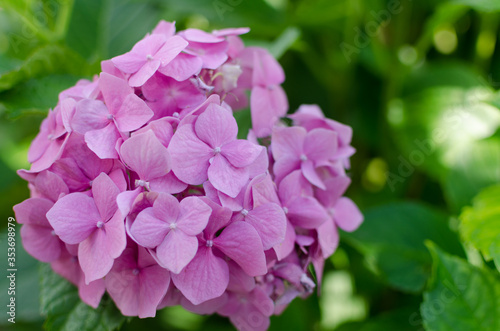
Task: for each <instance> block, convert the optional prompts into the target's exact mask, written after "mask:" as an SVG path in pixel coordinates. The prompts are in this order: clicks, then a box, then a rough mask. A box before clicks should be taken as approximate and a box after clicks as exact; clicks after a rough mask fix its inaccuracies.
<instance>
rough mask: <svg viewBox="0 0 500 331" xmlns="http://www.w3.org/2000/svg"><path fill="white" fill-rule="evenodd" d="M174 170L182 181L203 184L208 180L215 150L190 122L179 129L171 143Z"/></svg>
mask: <svg viewBox="0 0 500 331" xmlns="http://www.w3.org/2000/svg"><path fill="white" fill-rule="evenodd" d="M169 150H170V156H171V158H172V171H173V172H174V174H175V175H176V176H177V178H179V179H180V180H181V181H183V182H185V183H188V184H192V185H201V184H203V182H204V181H206V180H207V178H208V176H207V171H208V166H209V163H208V160H209V159H210V158H211V157H212V156H213V150H212V148H210V147H209V146H208V145H206V144H205V143H204V142H202V141H201V140H199V139H198V137H196V134H195V133H194V131H193V128H192V126H191V125H190V124H186V125H182V126H181V127H179V128H178V129H177V131H176V132H175V134H174V136H173V137H172V140H171V141H170V145H169Z"/></svg>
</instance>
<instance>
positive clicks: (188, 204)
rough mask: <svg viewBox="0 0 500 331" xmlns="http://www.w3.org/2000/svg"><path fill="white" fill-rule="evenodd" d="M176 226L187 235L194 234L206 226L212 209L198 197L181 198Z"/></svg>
mask: <svg viewBox="0 0 500 331" xmlns="http://www.w3.org/2000/svg"><path fill="white" fill-rule="evenodd" d="M179 207H180V213H179V219H178V221H177V227H178V228H179V229H180V230H182V232H184V233H185V234H187V235H190V236H196V235H197V234H199V233H201V232H202V231H203V229H205V227H206V226H207V223H208V219H209V218H210V214H211V213H212V209H211V208H210V206H208V205H207V204H206V203H204V202H203V200H201V199H200V198H198V197H187V198H184V199H182V201H181V203H180V205H179Z"/></svg>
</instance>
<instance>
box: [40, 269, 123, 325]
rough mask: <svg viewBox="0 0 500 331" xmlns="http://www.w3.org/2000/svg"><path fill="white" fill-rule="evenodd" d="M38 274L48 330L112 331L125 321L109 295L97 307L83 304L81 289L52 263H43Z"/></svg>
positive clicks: (42, 311) (42, 306)
mask: <svg viewBox="0 0 500 331" xmlns="http://www.w3.org/2000/svg"><path fill="white" fill-rule="evenodd" d="M39 273H40V302H41V307H40V309H41V313H42V314H43V315H46V316H47V319H46V321H45V324H44V327H45V329H47V330H48V331H66V330H68V331H71V330H79V331H86V330H89V331H91V330H92V331H94V330H95V331H111V330H116V329H118V328H120V326H121V325H122V323H123V322H124V321H125V319H126V318H125V317H124V316H122V315H121V314H120V312H119V311H118V309H116V307H115V306H114V304H113V302H112V301H111V300H110V299H109V298H108V297H104V298H103V300H101V303H100V305H99V307H98V308H97V309H93V308H92V307H90V306H88V305H86V304H85V303H83V302H82V301H81V300H80V298H79V296H78V289H77V288H76V287H75V286H73V285H72V284H70V283H69V282H68V281H66V280H65V279H64V278H62V277H60V276H59V275H57V274H55V273H54V272H53V271H52V269H51V267H50V265H49V264H41V266H40V269H39Z"/></svg>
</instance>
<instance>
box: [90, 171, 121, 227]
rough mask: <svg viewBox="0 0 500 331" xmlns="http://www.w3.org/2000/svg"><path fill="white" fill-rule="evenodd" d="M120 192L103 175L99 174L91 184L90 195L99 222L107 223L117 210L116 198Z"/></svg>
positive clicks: (109, 179)
mask: <svg viewBox="0 0 500 331" xmlns="http://www.w3.org/2000/svg"><path fill="white" fill-rule="evenodd" d="M118 193H120V190H119V189H118V187H117V186H116V185H115V183H114V182H113V181H112V180H111V178H109V176H108V175H106V174H105V173H103V172H102V173H101V174H100V175H99V176H97V178H96V179H95V180H94V181H93V183H92V195H93V197H94V201H95V204H96V206H97V209H98V210H99V214H100V215H101V220H102V221H104V222H107V221H108V220H109V219H110V218H111V217H112V216H113V214H114V213H115V211H116V210H117V208H118V207H117V205H116V197H117V196H118Z"/></svg>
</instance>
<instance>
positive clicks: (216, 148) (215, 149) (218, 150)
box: [214, 147, 220, 155]
mask: <svg viewBox="0 0 500 331" xmlns="http://www.w3.org/2000/svg"><path fill="white" fill-rule="evenodd" d="M219 153H220V147H215V148H214V154H215V155H217V154H219Z"/></svg>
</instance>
